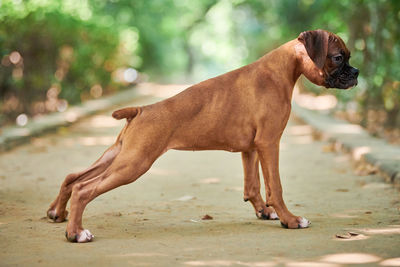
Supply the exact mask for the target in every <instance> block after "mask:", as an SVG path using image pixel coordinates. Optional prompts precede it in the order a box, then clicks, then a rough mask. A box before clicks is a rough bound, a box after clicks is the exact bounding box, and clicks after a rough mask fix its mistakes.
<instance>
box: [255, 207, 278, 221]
mask: <svg viewBox="0 0 400 267" xmlns="http://www.w3.org/2000/svg"><path fill="white" fill-rule="evenodd" d="M256 216H257V218H258V219H261V220H278V219H279V217H278V214H277V213H276V212H275V210H274V209H273V208H271V207H267V206H266V207H265V208H263V209H262V210H259V211H257V212H256Z"/></svg>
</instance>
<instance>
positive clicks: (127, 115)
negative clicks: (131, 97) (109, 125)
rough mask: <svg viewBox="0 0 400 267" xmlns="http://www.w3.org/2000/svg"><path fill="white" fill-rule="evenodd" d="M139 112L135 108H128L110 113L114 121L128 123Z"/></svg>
mask: <svg viewBox="0 0 400 267" xmlns="http://www.w3.org/2000/svg"><path fill="white" fill-rule="evenodd" d="M138 112H139V108H137V107H128V108H123V109H119V110H116V111H114V112H113V113H112V116H113V118H114V119H117V120H121V119H126V120H127V121H128V122H129V121H131V120H132V119H133V118H134V117H135V116H136V115H137V114H138Z"/></svg>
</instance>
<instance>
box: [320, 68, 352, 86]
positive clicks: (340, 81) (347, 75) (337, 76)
mask: <svg viewBox="0 0 400 267" xmlns="http://www.w3.org/2000/svg"><path fill="white" fill-rule="evenodd" d="M358 74H359V71H358V69H356V68H353V67H351V66H350V65H348V64H346V65H344V66H343V67H342V68H340V69H337V70H336V71H335V72H333V73H332V74H330V75H329V76H328V78H327V79H326V80H325V83H326V86H325V87H326V88H337V89H349V88H352V87H354V86H356V85H357V84H358V80H357V77H358Z"/></svg>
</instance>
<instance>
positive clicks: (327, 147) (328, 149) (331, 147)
mask: <svg viewBox="0 0 400 267" xmlns="http://www.w3.org/2000/svg"><path fill="white" fill-rule="evenodd" d="M322 152H325V153H329V152H335V145H334V144H328V145H325V146H323V147H322Z"/></svg>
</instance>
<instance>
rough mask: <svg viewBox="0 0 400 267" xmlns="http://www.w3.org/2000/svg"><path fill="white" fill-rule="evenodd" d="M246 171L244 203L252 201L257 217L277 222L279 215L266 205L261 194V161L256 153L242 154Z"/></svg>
mask: <svg viewBox="0 0 400 267" xmlns="http://www.w3.org/2000/svg"><path fill="white" fill-rule="evenodd" d="M242 162H243V169H244V201H250V203H251V204H252V205H253V207H254V209H255V212H256V216H257V218H259V219H263V220H276V219H278V215H277V214H276V212H275V210H274V209H273V208H272V207H269V206H268V205H266V204H265V202H264V200H263V199H262V197H261V194H260V174H259V160H258V155H257V152H256V151H250V152H242Z"/></svg>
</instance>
